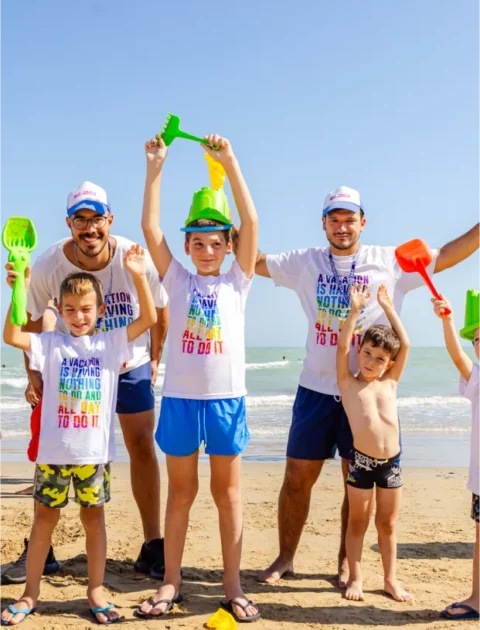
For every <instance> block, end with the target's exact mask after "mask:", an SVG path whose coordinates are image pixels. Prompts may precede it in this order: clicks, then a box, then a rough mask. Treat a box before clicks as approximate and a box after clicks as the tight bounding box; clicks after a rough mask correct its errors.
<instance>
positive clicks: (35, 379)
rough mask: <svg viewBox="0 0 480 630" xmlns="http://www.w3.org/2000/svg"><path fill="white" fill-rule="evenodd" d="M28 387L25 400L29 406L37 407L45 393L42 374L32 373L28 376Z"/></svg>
mask: <svg viewBox="0 0 480 630" xmlns="http://www.w3.org/2000/svg"><path fill="white" fill-rule="evenodd" d="M28 379H29V380H28V385H27V389H26V390H25V400H26V401H27V402H28V404H29V405H36V404H37V403H38V402H39V400H40V398H41V397H42V393H43V380H42V376H41V374H40V372H35V371H32V372H30V373H29V375H28Z"/></svg>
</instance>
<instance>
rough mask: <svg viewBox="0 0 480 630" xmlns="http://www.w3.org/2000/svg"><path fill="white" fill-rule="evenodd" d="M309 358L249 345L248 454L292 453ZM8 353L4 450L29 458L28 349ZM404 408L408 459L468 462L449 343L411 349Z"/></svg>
mask: <svg viewBox="0 0 480 630" xmlns="http://www.w3.org/2000/svg"><path fill="white" fill-rule="evenodd" d="M472 357H473V354H472ZM303 358H304V349H303V348H282V347H279V348H247V351H246V360H247V365H246V367H247V372H246V374H247V391H248V396H247V413H248V424H249V427H250V432H251V440H250V444H249V446H248V448H247V450H246V451H245V454H244V459H245V460H250V461H256V462H274V461H282V460H284V459H285V450H286V444H287V438H288V431H289V426H290V421H291V415H292V405H293V401H294V397H295V392H296V390H297V386H298V379H299V375H300V371H301V369H302V361H303ZM0 361H1V363H0V364H1V366H2V367H1V370H0V384H1V392H0V393H1V399H0V410H1V431H2V439H1V442H0V445H1V457H2V460H3V461H27V455H26V451H27V445H28V440H29V432H30V428H29V427H30V424H29V422H30V407H29V405H28V404H27V403H26V401H25V399H24V397H23V393H24V390H25V387H26V384H27V378H26V375H25V369H24V365H23V356H22V353H21V352H20V351H18V350H16V349H15V348H2V349H1V359H0ZM164 373H165V366H164V365H161V366H160V370H159V376H158V380H157V384H156V387H155V397H156V405H157V409H156V413H157V417H158V410H159V404H160V400H161V393H162V383H163V378H164ZM398 411H399V417H400V422H401V429H402V463H403V465H407V466H446V467H464V466H468V461H469V439H470V425H471V410H470V404H469V402H468V401H467V400H466V399H464V398H462V397H461V396H459V395H458V373H457V370H456V369H455V367H454V366H453V364H452V362H451V360H450V358H449V357H448V355H447V352H446V350H445V349H444V348H419V347H417V348H412V349H411V352H410V356H409V360H408V365H407V368H406V371H405V373H404V375H403V377H402V380H401V382H400V386H399V391H398ZM115 433H116V439H117V456H118V460H119V461H128V454H127V452H126V449H125V446H124V443H123V438H122V434H121V430H120V427H119V425H118V422H117V425H116V429H115ZM159 455H160V457H161V458H162V457H163V455H162V454H160V453H159ZM337 461H338V460H337Z"/></svg>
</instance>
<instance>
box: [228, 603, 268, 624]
mask: <svg viewBox="0 0 480 630" xmlns="http://www.w3.org/2000/svg"><path fill="white" fill-rule="evenodd" d="M233 604H235V605H236V606H239V607H240V608H241V609H242V610H243V611H244V612H245V615H246V614H247V608H248V607H249V606H255V604H254V603H253V602H252V600H251V599H248V600H247V603H246V604H242V602H240V601H239V600H238V599H229V600H228V601H227V600H225V599H222V601H221V602H220V606H221V607H222V608H224V609H225V610H226V611H227V612H229V613H230V614H231V615H232V617H234V618H235V620H236V621H237V622H238V623H251V622H252V621H258V620H259V619H260V618H261V616H262V615H261V614H260V613H257V614H256V615H252V616H251V617H238V616H237V613H236V612H235V611H234V609H233ZM255 608H256V606H255Z"/></svg>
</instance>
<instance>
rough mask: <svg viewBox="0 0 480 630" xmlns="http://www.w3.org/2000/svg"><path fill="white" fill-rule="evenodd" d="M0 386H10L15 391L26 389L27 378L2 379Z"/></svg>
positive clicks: (0, 379)
mask: <svg viewBox="0 0 480 630" xmlns="http://www.w3.org/2000/svg"><path fill="white" fill-rule="evenodd" d="M0 385H8V387H14V388H15V389H25V387H26V386H27V377H26V376H22V377H19V378H0Z"/></svg>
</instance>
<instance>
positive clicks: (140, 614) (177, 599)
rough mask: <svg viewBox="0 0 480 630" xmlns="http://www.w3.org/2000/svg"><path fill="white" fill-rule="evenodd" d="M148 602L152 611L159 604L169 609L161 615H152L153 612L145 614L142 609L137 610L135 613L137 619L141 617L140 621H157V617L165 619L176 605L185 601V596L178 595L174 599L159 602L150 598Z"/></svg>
mask: <svg viewBox="0 0 480 630" xmlns="http://www.w3.org/2000/svg"><path fill="white" fill-rule="evenodd" d="M147 601H148V603H149V604H150V605H151V606H152V610H153V608H155V607H156V606H158V605H159V604H167V607H166V608H165V610H164V611H163V612H162V613H160V614H159V615H152V613H151V612H149V613H144V612H143V611H141V610H140V608H137V610H135V611H134V613H133V614H134V616H135V617H139V618H140V619H156V618H157V617H164V616H165V615H166V614H167V613H169V612H170V611H171V610H172V608H173V607H174V605H175V604H179V603H180V602H181V601H183V595H180V594H178V595H176V596H175V597H174V598H173V599H159V600H158V602H156V601H155V600H154V599H153V597H149V598H148V600H147Z"/></svg>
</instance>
